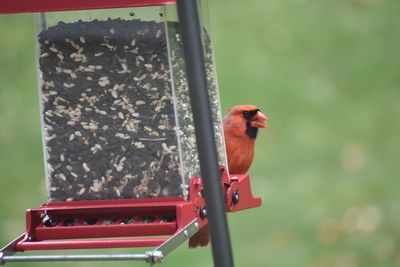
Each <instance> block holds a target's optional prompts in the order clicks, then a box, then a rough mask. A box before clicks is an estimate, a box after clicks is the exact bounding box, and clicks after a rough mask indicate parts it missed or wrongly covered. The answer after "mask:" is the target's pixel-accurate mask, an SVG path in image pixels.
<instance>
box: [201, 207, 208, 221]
mask: <svg viewBox="0 0 400 267" xmlns="http://www.w3.org/2000/svg"><path fill="white" fill-rule="evenodd" d="M206 217H207V209H206V207H202V208H201V209H200V218H202V219H204V218H206Z"/></svg>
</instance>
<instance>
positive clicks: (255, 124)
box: [189, 105, 268, 248]
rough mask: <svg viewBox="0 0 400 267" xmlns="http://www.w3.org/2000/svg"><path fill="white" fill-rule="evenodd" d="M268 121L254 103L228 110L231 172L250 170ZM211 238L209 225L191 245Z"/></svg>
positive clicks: (193, 237) (206, 241) (228, 144)
mask: <svg viewBox="0 0 400 267" xmlns="http://www.w3.org/2000/svg"><path fill="white" fill-rule="evenodd" d="M267 121H268V117H267V116H265V115H264V114H263V113H261V111H260V109H258V108H257V107H256V106H253V105H239V106H234V107H232V108H230V109H229V110H228V114H227V115H226V116H225V118H224V135H225V145H226V153H227V156H228V167H229V173H231V174H242V173H246V172H247V171H248V170H249V168H250V165H251V162H252V161H253V157H254V144H255V141H256V137H257V133H258V129H259V128H266V127H267V126H266V125H265V124H264V123H265V122H267ZM209 240H210V235H209V233H208V227H203V228H201V229H200V231H199V232H197V233H196V234H195V235H194V236H192V237H191V238H190V239H189V247H190V248H195V247H197V246H202V247H203V246H206V245H207V244H208V243H209Z"/></svg>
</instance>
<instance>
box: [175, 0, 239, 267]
mask: <svg viewBox="0 0 400 267" xmlns="http://www.w3.org/2000/svg"><path fill="white" fill-rule="evenodd" d="M177 6H178V15H179V21H180V28H181V32H182V40H183V46H184V55H185V65H186V73H187V78H188V83H189V93H190V100H191V104H192V110H193V121H194V127H195V132H196V140H197V148H198V152H199V160H200V170H201V177H202V180H203V185H204V195H205V200H206V206H207V217H208V227H209V229H210V233H211V242H212V251H213V257H214V265H215V266H217V267H233V257H232V249H231V243H230V238H229V231H228V223H227V219H226V214H225V203H224V198H223V194H222V188H221V177H220V172H219V168H218V157H217V150H216V145H215V140H214V129H213V124H212V119H211V112H210V104H209V98H208V91H207V81H206V71H205V65H204V52H203V47H202V34H201V33H202V29H201V25H200V18H199V9H198V6H197V2H196V0H177Z"/></svg>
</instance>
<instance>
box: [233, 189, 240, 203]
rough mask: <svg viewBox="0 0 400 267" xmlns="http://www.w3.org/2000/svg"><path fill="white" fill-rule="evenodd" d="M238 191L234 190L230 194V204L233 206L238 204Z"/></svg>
mask: <svg viewBox="0 0 400 267" xmlns="http://www.w3.org/2000/svg"><path fill="white" fill-rule="evenodd" d="M239 199H240V198H239V190H236V191H235V192H233V194H232V202H233V203H234V204H237V203H238V202H239Z"/></svg>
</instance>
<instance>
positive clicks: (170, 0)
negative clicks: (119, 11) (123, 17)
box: [0, 0, 175, 14]
mask: <svg viewBox="0 0 400 267" xmlns="http://www.w3.org/2000/svg"><path fill="white" fill-rule="evenodd" d="M168 4H175V0H80V1H65V0H58V1H57V0H34V1H33V0H1V1H0V14H13V13H33V12H50V11H66V10H86V9H101V8H121V7H141V6H161V5H168Z"/></svg>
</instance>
